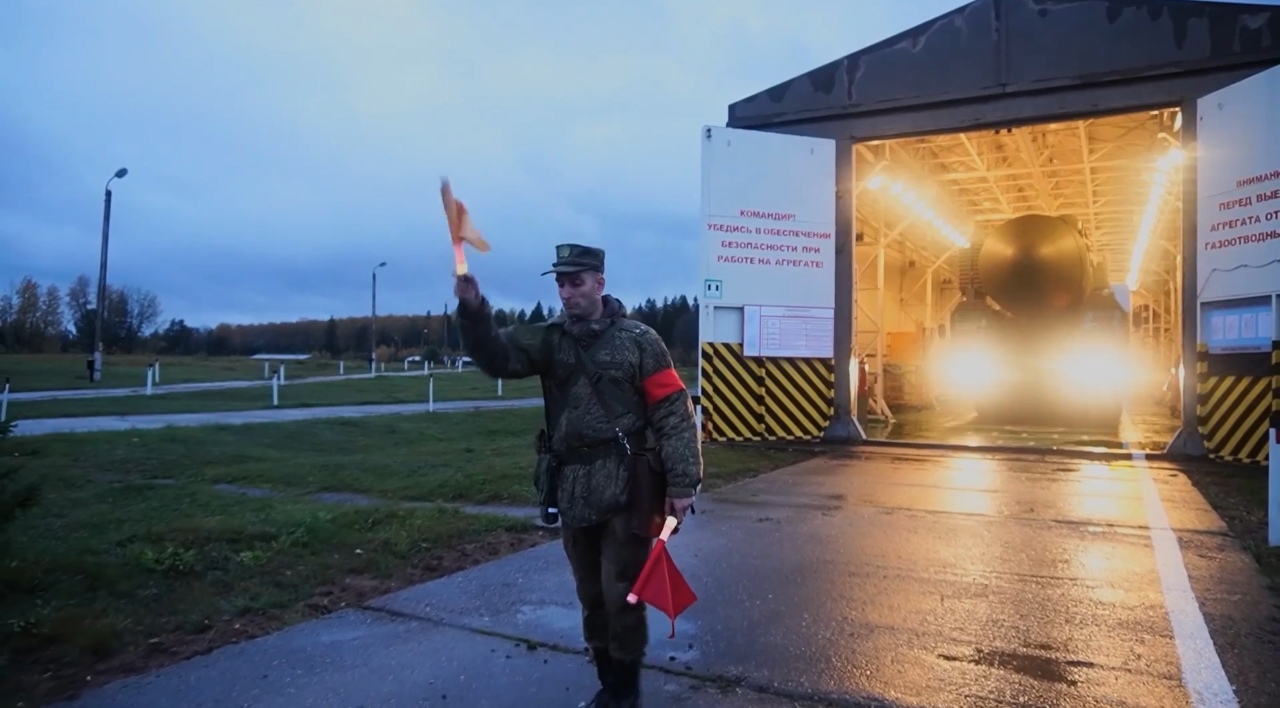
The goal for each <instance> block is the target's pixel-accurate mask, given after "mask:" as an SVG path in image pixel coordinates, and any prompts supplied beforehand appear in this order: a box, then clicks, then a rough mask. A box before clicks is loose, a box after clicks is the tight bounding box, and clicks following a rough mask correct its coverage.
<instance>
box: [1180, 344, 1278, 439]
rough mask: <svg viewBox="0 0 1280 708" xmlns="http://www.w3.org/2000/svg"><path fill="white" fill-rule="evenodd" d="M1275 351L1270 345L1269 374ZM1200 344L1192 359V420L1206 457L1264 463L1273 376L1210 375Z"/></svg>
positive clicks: (1275, 358)
mask: <svg viewBox="0 0 1280 708" xmlns="http://www.w3.org/2000/svg"><path fill="white" fill-rule="evenodd" d="M1276 362H1277V352H1276V349H1275V344H1274V343H1273V345H1272V371H1273V374H1274V372H1275V369H1276V366H1277V364H1276ZM1208 370H1209V367H1208V352H1207V349H1206V348H1205V346H1204V345H1203V344H1201V345H1200V346H1199V347H1198V348H1197V356H1196V379H1197V383H1196V418H1197V421H1198V426H1199V428H1200V434H1201V435H1202V436H1203V437H1204V442H1205V447H1206V448H1207V449H1208V452H1209V456H1210V457H1212V458H1214V459H1216V460H1222V461H1224V462H1240V463H1247V464H1266V463H1267V458H1268V456H1269V454H1268V453H1269V449H1268V438H1269V435H1268V432H1269V428H1270V422H1271V421H1270V420H1269V419H1270V417H1271V415H1270V413H1271V411H1272V409H1273V405H1274V404H1273V401H1272V398H1273V395H1272V389H1273V388H1274V387H1275V378H1276V377H1275V376H1274V375H1273V376H1229V375H1228V376H1210V375H1209V373H1208Z"/></svg>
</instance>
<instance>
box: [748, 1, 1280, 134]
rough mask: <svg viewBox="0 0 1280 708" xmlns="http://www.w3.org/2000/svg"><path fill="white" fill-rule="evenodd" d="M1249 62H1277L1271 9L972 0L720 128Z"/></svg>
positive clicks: (753, 102)
mask: <svg viewBox="0 0 1280 708" xmlns="http://www.w3.org/2000/svg"><path fill="white" fill-rule="evenodd" d="M1253 63H1257V64H1259V65H1260V66H1263V65H1266V64H1275V63H1280V8H1277V7H1275V6H1270V5H1257V4H1244V3H1210V2H1195V1H1191V0H975V1H974V2H970V3H968V4H966V5H964V6H962V7H959V8H957V9H955V10H953V11H951V12H948V13H946V14H943V15H941V16H939V17H937V18H934V19H933V20H930V21H929V22H925V23H923V24H921V25H918V26H916V27H914V28H912V29H909V30H907V31H905V32H902V33H900V34H898V35H895V36H892V37H889V38H887V39H885V40H883V41H880V42H878V43H876V44H873V45H871V46H869V47H866V48H864V49H862V50H859V51H857V52H854V53H853V54H850V55H848V56H845V57H842V58H840V59H837V60H835V61H833V62H829V63H827V64H825V65H823V66H820V67H817V68H816V69H812V70H810V71H808V72H805V73H804V74H801V75H799V76H797V77H795V78H792V79H790V80H787V81H784V82H782V83H780V84H778V85H776V86H773V87H771V88H769V89H766V90H764V91H761V92H759V93H757V94H755V95H753V96H750V97H747V98H744V99H742V100H740V101H737V102H735V103H733V104H730V106H729V116H728V125H729V126H730V127H739V128H767V127H768V126H769V125H771V124H777V123H785V122H791V121H797V120H814V119H822V118H834V117H839V116H850V115H856V114H859V113H867V112H871V111H882V110H887V109H893V108H901V107H906V106H921V105H927V104H937V103H943V102H948V101H964V100H972V99H975V98H981V97H983V96H989V95H1008V94H1014V93H1025V92H1031V91H1038V90H1044V89H1049V88H1054V87H1062V86H1079V85H1082V84H1096V83H1102V82H1112V81H1122V80H1132V79H1137V78H1142V77H1153V76H1160V75H1165V76H1167V75H1171V74H1179V73H1190V72H1198V71H1207V70H1213V69H1222V68H1226V67H1231V66H1240V65H1246V64H1253Z"/></svg>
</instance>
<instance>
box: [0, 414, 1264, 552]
mask: <svg viewBox="0 0 1280 708" xmlns="http://www.w3.org/2000/svg"><path fill="white" fill-rule="evenodd" d="M1272 419H1273V420H1274V417H1273V418H1272ZM0 420H4V418H0ZM1269 454H1270V455H1271V458H1270V459H1269V460H1267V507H1268V508H1269V509H1270V511H1268V512H1267V545H1269V546H1280V428H1272V429H1271V450H1270V451H1269Z"/></svg>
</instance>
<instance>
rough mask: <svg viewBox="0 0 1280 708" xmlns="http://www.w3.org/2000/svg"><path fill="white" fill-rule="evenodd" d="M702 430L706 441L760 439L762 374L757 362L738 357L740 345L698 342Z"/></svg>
mask: <svg viewBox="0 0 1280 708" xmlns="http://www.w3.org/2000/svg"><path fill="white" fill-rule="evenodd" d="M701 357H702V384H701V386H702V388H701V391H700V399H701V401H702V420H703V427H704V428H705V429H706V431H707V436H706V439H708V440H731V441H746V440H760V439H761V438H763V437H764V374H763V371H762V368H761V366H760V363H759V362H758V361H757V360H755V359H748V358H747V357H745V356H743V355H742V345H741V344H731V343H725V342H703V343H702V351H701Z"/></svg>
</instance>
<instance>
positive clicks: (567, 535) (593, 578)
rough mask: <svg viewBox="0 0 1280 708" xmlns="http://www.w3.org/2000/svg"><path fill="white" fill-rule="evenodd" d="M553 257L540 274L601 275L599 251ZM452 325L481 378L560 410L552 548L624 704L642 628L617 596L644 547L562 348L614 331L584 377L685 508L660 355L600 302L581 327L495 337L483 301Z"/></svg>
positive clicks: (612, 459)
mask: <svg viewBox="0 0 1280 708" xmlns="http://www.w3.org/2000/svg"><path fill="white" fill-rule="evenodd" d="M557 256H558V258H557V260H556V262H555V264H554V266H553V268H552V270H550V271H547V273H552V272H556V273H571V272H575V271H582V270H586V269H591V270H596V271H599V272H601V273H603V272H604V251H602V250H600V249H596V248H589V247H585V246H578V245H575V244H566V245H562V246H560V247H558V248H557ZM543 275H546V273H544V274H543ZM457 314H458V321H459V325H460V328H461V334H462V342H463V345H464V348H465V349H466V351H467V353H468V354H469V355H470V356H471V358H472V360H474V361H475V363H476V365H477V366H478V367H479V368H480V369H481V370H482V371H484V372H485V373H486V374H488V375H489V376H492V377H495V378H504V379H520V378H526V377H532V376H539V377H541V378H542V381H543V385H544V387H545V389H544V390H545V392H546V400H544V405H547V406H548V407H549V410H550V411H557V410H559V411H562V414H561V416H560V419H559V421H558V422H556V421H555V420H554V418H553V421H552V422H553V424H554V425H555V429H554V430H552V431H550V432H551V433H552V438H551V447H552V451H553V452H554V453H555V454H556V455H557V456H559V457H560V458H561V459H562V460H563V462H562V465H563V466H562V468H561V472H560V477H559V482H558V491H557V495H556V496H557V500H558V502H559V509H560V526H561V537H562V540H563V543H564V549H565V553H566V555H567V556H568V559H569V564H570V566H571V568H572V570H573V576H574V580H575V582H576V585H577V594H578V599H579V601H580V602H581V605H582V613H583V614H582V622H583V634H584V636H585V639H586V642H587V644H588V646H589V647H590V649H591V652H592V655H593V657H594V659H595V661H596V666H597V671H598V672H599V674H600V679H601V683H602V684H603V685H606V686H608V685H611V684H612V685H618V686H619V690H621V691H622V692H623V693H627V692H632V693H633V692H634V690H635V688H636V687H638V682H639V671H640V662H641V660H642V659H643V657H644V653H645V648H646V646H647V644H648V625H647V623H646V619H645V607H644V604H643V603H637V604H636V605H630V604H628V603H627V601H626V596H627V593H629V592H630V590H631V587H632V586H633V584H634V582H635V580H636V578H637V577H638V576H639V574H640V570H641V568H643V566H644V563H645V560H646V558H647V557H648V553H649V549H650V546H651V540H650V539H648V538H645V537H643V536H640V535H638V534H636V533H634V532H633V531H632V530H631V527H630V525H629V523H628V521H629V517H628V515H627V514H626V513H624V510H625V507H626V503H627V490H628V484H627V474H626V469H625V467H624V459H623V458H624V455H623V449H622V448H621V446H620V445H619V444H618V442H617V435H616V432H615V424H614V419H613V418H611V417H610V415H609V413H608V412H607V411H605V410H602V408H601V406H600V404H599V403H598V401H597V398H596V395H595V394H594V393H593V392H592V390H591V388H590V386H591V384H590V382H589V381H588V380H587V377H586V376H583V375H578V376H575V375H574V374H575V371H577V370H579V369H580V368H581V367H580V366H579V364H578V363H577V358H576V357H577V355H576V353H575V351H574V348H573V347H572V346H571V343H570V341H569V337H573V338H575V339H577V341H578V342H579V344H580V346H581V347H582V348H583V350H584V351H588V350H590V347H591V346H592V345H593V344H595V343H596V340H598V339H599V338H600V336H601V334H602V333H604V332H605V330H606V329H608V328H609V327H610V326H611V325H614V324H615V323H616V324H617V326H616V327H614V329H613V331H612V332H611V333H610V334H609V336H608V339H607V340H606V341H604V342H602V343H600V345H599V346H597V347H596V348H595V350H594V351H591V360H592V362H593V363H594V365H595V368H596V369H597V370H598V371H599V372H600V374H601V375H602V377H603V378H604V379H606V381H602V382H601V383H600V384H597V385H598V386H601V387H602V386H603V385H608V384H609V383H614V384H617V388H618V390H619V391H622V392H627V393H628V394H629V395H630V396H632V397H633V398H634V400H635V401H636V403H637V408H636V409H635V410H627V411H623V412H622V414H621V415H620V416H618V419H619V420H620V421H621V423H622V425H621V429H622V431H623V433H624V434H625V435H626V437H627V438H628V440H629V441H630V445H631V446H632V447H633V448H634V447H637V446H641V445H643V444H644V440H645V431H646V429H647V431H648V433H649V435H650V436H651V440H652V441H653V443H654V444H656V445H657V446H658V451H659V454H660V456H661V460H662V464H663V466H664V468H665V470H666V474H667V496H668V497H671V498H688V497H692V496H693V495H694V494H695V492H696V491H697V490H698V488H699V486H700V485H701V483H702V452H701V448H700V446H699V440H698V429H697V423H696V419H695V417H694V411H693V405H692V402H691V400H690V397H689V394H688V391H686V389H685V387H684V385H683V384H682V383H681V382H680V379H679V377H678V376H677V375H676V373H675V369H674V367H673V365H672V361H671V354H670V352H668V350H667V347H666V345H665V344H664V343H663V341H662V338H661V337H659V336H658V334H657V333H656V332H654V331H653V329H651V328H650V327H648V326H646V325H644V324H643V323H641V322H637V321H635V320H630V319H627V316H626V309H625V308H624V307H623V305H622V303H621V302H620V301H618V300H617V299H616V298H614V297H612V296H610V295H605V296H604V313H603V315H602V317H601V318H600V319H597V320H593V321H581V320H575V319H571V318H568V317H567V316H566V314H565V313H563V312H561V313H560V314H559V315H558V316H556V317H555V318H553V319H552V320H550V321H548V322H544V323H539V324H533V325H516V326H512V327H507V328H504V329H502V330H499V329H498V328H497V327H496V326H495V325H494V323H493V319H492V309H491V307H490V305H489V303H488V301H487V300H482V301H481V303H480V304H479V305H478V306H470V307H469V306H467V305H466V304H465V303H459V305H458V309H457ZM603 393H604V392H601V394H602V395H603ZM637 413H639V415H637ZM615 415H616V414H615Z"/></svg>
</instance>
